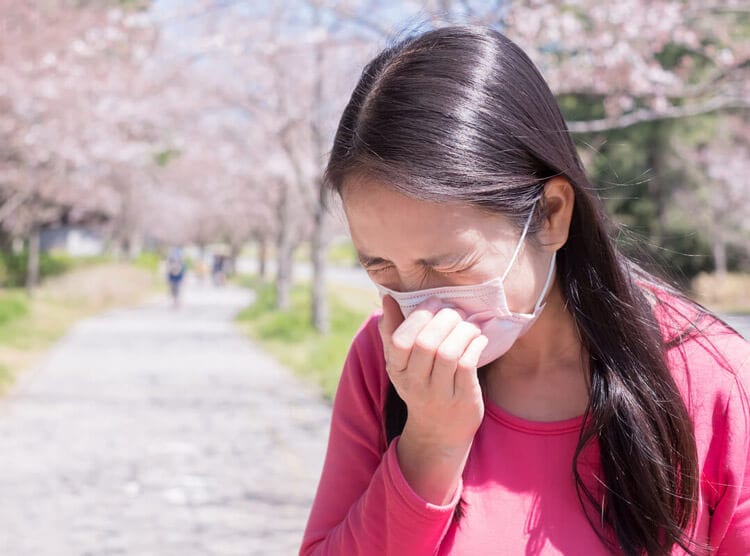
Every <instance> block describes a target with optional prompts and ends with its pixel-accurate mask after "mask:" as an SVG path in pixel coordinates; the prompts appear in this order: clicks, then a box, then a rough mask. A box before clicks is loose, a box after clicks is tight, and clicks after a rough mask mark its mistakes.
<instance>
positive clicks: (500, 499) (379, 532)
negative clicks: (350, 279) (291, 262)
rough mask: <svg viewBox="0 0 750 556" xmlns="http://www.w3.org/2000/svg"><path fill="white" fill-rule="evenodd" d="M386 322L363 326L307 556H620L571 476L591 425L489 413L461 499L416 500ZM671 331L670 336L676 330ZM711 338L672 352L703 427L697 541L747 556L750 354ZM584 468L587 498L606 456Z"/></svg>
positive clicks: (341, 391) (721, 334)
mask: <svg viewBox="0 0 750 556" xmlns="http://www.w3.org/2000/svg"><path fill="white" fill-rule="evenodd" d="M379 315H380V311H376V312H375V313H373V314H372V315H371V316H370V318H369V319H368V320H367V321H366V322H365V323H364V324H363V325H362V327H361V328H360V330H359V331H358V333H357V335H356V337H355V338H354V341H353V343H352V346H351V348H350V351H349V354H348V356H347V359H346V362H345V365H344V369H343V374H342V376H341V381H340V383H339V387H338V391H337V393H336V398H335V401H334V405H333V418H332V423H331V432H330V438H329V444H328V452H327V455H326V459H325V465H324V468H323V473H322V477H321V479H320V484H319V486H318V491H317V495H316V497H315V502H314V503H313V507H312V511H311V514H310V517H309V521H308V524H307V529H306V531H305V535H304V539H303V542H302V547H301V549H300V554H301V555H313V554H316V555H322V554H327V555H334V554H335V555H344V556H355V555H368V556H369V555H372V556H383V555H397V556H421V555H434V554H439V555H444V554H458V555H470V556H481V555H486V554H487V555H488V554H507V555H534V556H536V555H544V556H547V555H553V554H564V555H575V556H579V555H586V556H597V555H600V554H610V552H609V551H608V550H607V549H606V548H605V546H604V545H603V544H602V542H601V541H600V540H599V538H598V537H597V536H596V534H595V533H594V531H593V530H592V528H591V526H590V525H589V523H588V521H587V520H586V517H585V515H584V513H583V509H582V508H581V505H580V503H579V502H578V498H577V496H576V491H575V486H574V480H573V475H572V471H571V467H572V458H573V452H574V449H575V446H576V442H577V438H578V433H579V429H580V427H581V425H582V423H583V419H582V417H576V418H573V419H567V420H564V421H556V422H538V421H529V420H526V419H522V418H520V417H517V416H514V415H511V414H509V413H508V412H506V411H504V410H503V409H502V408H501V407H499V406H497V405H495V404H493V403H492V402H491V401H489V400H485V402H486V411H485V417H484V420H483V422H482V424H481V426H480V428H479V430H478V431H477V434H476V436H475V439H474V443H473V445H472V448H471V452H470V455H469V459H468V462H467V464H466V468H465V470H464V472H463V478H462V484H460V485H459V488H458V490H457V492H456V494H455V497H454V499H453V500H452V501H451V502H450V503H449V504H446V505H445V506H436V505H433V504H430V503H428V502H426V501H425V500H423V499H422V498H420V497H419V496H418V495H417V494H416V493H415V492H414V491H413V490H412V489H411V487H410V486H409V484H408V483H407V482H406V480H405V478H404V476H403V475H402V473H401V470H400V468H399V462H398V459H397V456H396V445H397V442H398V438H395V439H394V440H393V441H392V442H391V443H390V445H386V440H385V430H384V426H383V418H382V407H383V402H384V399H385V394H386V391H387V386H388V377H387V374H386V371H385V362H384V359H383V347H382V343H381V340H380V336H379V334H378V329H377V319H378V317H379ZM659 318H660V323H661V325H662V327H663V328H664V329H665V330H666V329H667V328H668V326H667V325H665V324H664V323H665V320H666V319H665V318H664V316H663V315H661V316H660V317H659ZM709 335H710V340H711V343H712V344H713V346H714V347H712V346H711V344H709V342H708V341H707V340H706V339H693V340H690V341H688V342H687V343H686V344H684V345H683V346H682V347H680V348H675V349H673V350H671V352H670V353H669V361H670V368H671V370H672V374H673V375H674V377H675V380H676V382H677V384H678V386H679V388H680V390H681V392H682V395H683V399H684V400H685V401H686V403H687V407H688V410H689V411H690V413H691V415H692V417H693V421H694V423H695V435H696V441H697V447H698V462H699V465H700V471H701V482H700V501H699V502H700V503H699V510H698V521H697V535H696V540H699V541H701V542H707V543H708V542H710V544H711V545H712V546H713V547H715V548H716V550H715V551H713V552H712V553H711V554H716V555H723V556H730V555H731V556H746V555H750V465H748V445H749V443H750V404H748V398H747V392H750V379H749V375H750V344H748V343H747V342H745V341H744V340H743V339H742V338H740V337H739V336H737V335H734V334H729V333H728V332H726V330H725V329H723V328H722V327H720V326H712V327H711V329H710V334H709ZM718 354H721V355H723V356H724V357H725V358H726V361H725V362H723V361H722V360H721V357H720V356H719V355H718ZM686 362H687V363H686ZM743 389H744V392H745V394H743ZM590 446H592V445H590ZM579 461H581V464H580V467H579V469H580V470H581V472H582V475H583V476H584V477H585V478H586V479H587V480H586V483H587V486H589V488H591V489H593V490H594V492H601V491H600V490H597V484H596V483H595V482H594V481H593V473H594V472H595V471H596V470H597V465H598V448H593V449H589V451H588V452H587V453H585V457H582V458H581V460H579ZM460 497H462V498H463V499H464V501H465V502H466V504H465V505H464V509H465V514H464V517H463V518H462V519H461V520H460V522H459V523H458V524H456V523H455V522H453V519H452V516H453V510H454V507H455V505H456V503H457V502H458V500H459V498H460ZM595 519H596V516H594V520H595ZM683 553H684V552H683V551H682V550H679V549H675V550H674V551H673V554H683Z"/></svg>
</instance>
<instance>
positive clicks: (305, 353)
mask: <svg viewBox="0 0 750 556" xmlns="http://www.w3.org/2000/svg"><path fill="white" fill-rule="evenodd" d="M240 283H242V284H243V285H245V286H248V287H252V288H253V289H254V290H255V295H256V297H255V301H254V302H253V304H252V305H250V306H249V307H247V308H246V309H244V310H243V311H242V312H241V313H240V314H239V315H238V316H237V321H238V322H239V323H240V325H241V326H242V327H243V328H244V329H245V330H246V331H247V333H248V334H249V335H250V336H251V337H253V338H254V339H255V340H257V341H258V342H259V343H260V344H261V345H262V346H263V347H264V348H265V349H267V350H268V351H269V352H271V353H272V354H273V355H275V356H276V357H277V358H278V359H279V361H281V363H283V364H284V365H287V366H289V367H291V368H292V369H294V370H295V371H296V372H297V373H298V374H299V375H301V376H302V377H305V378H307V379H309V380H312V381H314V382H315V383H317V384H318V385H319V386H320V387H321V388H322V390H323V393H324V394H325V395H326V396H327V397H329V398H332V397H333V395H334V393H335V391H336V385H337V384H338V381H339V377H340V375H341V369H342V367H343V363H344V360H345V358H346V354H347V352H348V350H349V346H350V345H351V342H352V339H353V337H354V333H355V332H356V331H357V329H358V328H359V327H360V325H361V324H362V322H363V321H364V319H365V318H366V317H367V312H366V311H363V310H361V309H359V308H352V307H350V306H348V305H347V304H346V303H344V302H343V301H342V299H341V298H340V297H339V296H338V295H337V294H336V293H335V291H333V290H330V291H329V293H328V300H329V304H330V306H329V310H330V325H331V327H330V331H329V333H328V334H320V333H318V331H317V330H315V329H314V328H313V326H312V322H311V320H312V319H311V313H310V286H309V284H304V285H295V286H294V287H293V288H292V291H291V292H290V305H291V306H290V308H289V309H288V310H286V311H279V310H278V309H276V308H275V306H274V305H275V301H276V291H275V286H274V285H273V284H271V283H265V282H261V281H259V280H258V278H257V277H254V276H253V277H243V278H241V279H240Z"/></svg>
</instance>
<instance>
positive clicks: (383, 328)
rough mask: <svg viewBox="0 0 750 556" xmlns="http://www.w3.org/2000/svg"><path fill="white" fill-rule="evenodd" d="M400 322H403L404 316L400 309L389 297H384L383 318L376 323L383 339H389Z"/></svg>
mask: <svg viewBox="0 0 750 556" xmlns="http://www.w3.org/2000/svg"><path fill="white" fill-rule="evenodd" d="M402 322H404V315H403V313H402V312H401V307H399V305H398V303H397V302H396V300H395V299H393V298H392V297H391V296H390V295H387V294H386V295H384V296H383V316H382V317H381V318H380V322H379V323H378V328H380V333H381V334H382V335H383V336H384V337H386V338H390V337H391V336H392V335H393V333H394V332H395V331H396V329H397V328H398V327H399V326H400V325H401V323H402Z"/></svg>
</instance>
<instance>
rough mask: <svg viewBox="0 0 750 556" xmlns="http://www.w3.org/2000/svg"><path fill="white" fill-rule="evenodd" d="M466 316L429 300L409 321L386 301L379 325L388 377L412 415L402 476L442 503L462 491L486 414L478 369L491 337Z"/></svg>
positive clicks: (402, 446)
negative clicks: (470, 453) (459, 484)
mask: <svg viewBox="0 0 750 556" xmlns="http://www.w3.org/2000/svg"><path fill="white" fill-rule="evenodd" d="M464 317H465V315H463V314H462V313H461V312H460V311H458V310H456V309H452V308H447V307H442V302H441V301H440V299H438V298H430V299H427V300H425V301H424V302H423V303H421V304H420V305H419V306H418V307H417V308H416V309H415V310H414V312H412V313H411V314H410V315H409V317H408V318H407V319H404V317H403V315H402V313H401V310H400V308H399V306H398V304H397V303H396V301H395V300H394V299H392V298H391V297H390V296H387V295H386V296H384V297H383V317H382V318H381V319H380V322H379V324H378V327H379V330H380V335H381V337H382V340H383V347H384V352H385V353H384V355H385V360H386V370H387V372H388V376H389V377H390V379H391V382H392V383H393V386H394V387H395V389H396V392H398V395H399V396H400V397H401V399H403V400H404V402H405V403H406V406H407V409H408V417H407V421H406V425H405V427H404V431H403V433H402V434H401V438H400V439H399V444H398V455H399V461H400V463H401V466H402V471H403V472H404V475H405V477H406V478H407V480H408V481H409V483H410V484H411V485H412V487H413V488H414V490H415V491H417V493H419V494H421V495H422V496H423V497H424V498H426V499H427V500H433V501H437V503H441V501H443V502H444V501H445V498H446V497H449V496H450V494H451V493H452V492H453V491H454V490H455V483H456V481H457V478H458V476H460V474H461V472H462V470H463V465H464V464H465V460H466V456H467V454H468V451H469V448H470V446H471V442H472V440H473V438H474V434H475V433H476V431H477V429H478V428H479V425H480V424H481V422H482V418H483V416H484V403H483V400H482V391H481V387H480V386H479V380H478V377H477V372H476V371H477V363H478V361H479V356H480V355H481V353H482V350H484V348H485V347H486V346H487V338H486V337H485V336H483V335H482V334H481V330H480V329H479V328H478V327H477V326H476V325H474V324H471V323H468V322H466V321H464Z"/></svg>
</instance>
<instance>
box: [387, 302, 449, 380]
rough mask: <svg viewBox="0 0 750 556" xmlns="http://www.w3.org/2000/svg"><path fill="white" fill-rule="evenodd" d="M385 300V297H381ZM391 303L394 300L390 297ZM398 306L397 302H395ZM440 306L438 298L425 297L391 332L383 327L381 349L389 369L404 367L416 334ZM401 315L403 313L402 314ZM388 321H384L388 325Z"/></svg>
mask: <svg viewBox="0 0 750 556" xmlns="http://www.w3.org/2000/svg"><path fill="white" fill-rule="evenodd" d="M383 300H384V301H385V298H383ZM391 301H393V303H396V302H395V300H393V299H391ZM396 305H397V306H398V304H396ZM440 306H441V301H440V300H439V299H438V298H435V297H433V298H430V299H426V300H425V301H423V302H422V303H420V304H419V305H417V307H416V309H414V311H413V312H412V313H411V314H410V315H409V316H408V317H407V318H406V319H403V320H402V322H401V324H400V325H399V326H398V327H397V328H396V329H395V330H394V331H393V332H392V333H389V330H390V329H387V328H385V329H384V330H383V333H382V339H383V349H384V350H385V360H386V364H387V369H388V370H389V372H390V371H401V370H404V369H406V366H407V364H408V362H409V354H410V353H411V350H412V346H413V345H414V340H415V339H416V336H417V334H419V332H420V331H421V330H422V328H424V327H425V326H426V325H427V323H429V322H430V321H431V320H432V318H433V316H434V315H435V313H436V312H437V311H438V309H439V308H440ZM402 316H403V315H402ZM389 324H390V322H386V326H388V325H389Z"/></svg>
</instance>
